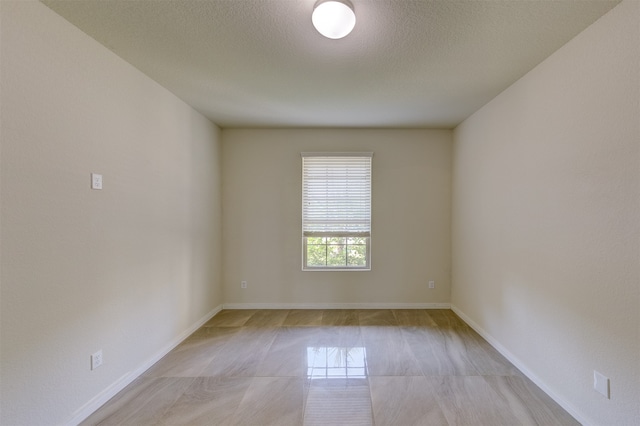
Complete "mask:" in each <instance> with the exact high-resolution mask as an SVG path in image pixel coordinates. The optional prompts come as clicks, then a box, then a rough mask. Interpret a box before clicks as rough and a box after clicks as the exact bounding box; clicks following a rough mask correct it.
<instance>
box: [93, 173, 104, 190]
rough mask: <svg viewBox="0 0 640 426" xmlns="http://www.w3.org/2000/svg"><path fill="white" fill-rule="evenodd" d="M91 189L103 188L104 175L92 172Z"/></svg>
mask: <svg viewBox="0 0 640 426" xmlns="http://www.w3.org/2000/svg"><path fill="white" fill-rule="evenodd" d="M91 189H102V175H99V174H97V173H91Z"/></svg>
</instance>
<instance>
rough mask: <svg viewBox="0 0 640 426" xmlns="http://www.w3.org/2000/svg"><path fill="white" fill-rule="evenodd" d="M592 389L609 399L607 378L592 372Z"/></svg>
mask: <svg viewBox="0 0 640 426" xmlns="http://www.w3.org/2000/svg"><path fill="white" fill-rule="evenodd" d="M593 388H594V389H595V390H597V391H598V392H599V393H601V394H602V395H604V396H606V397H607V398H609V399H610V394H609V378H608V377H607V376H604V375H603V374H601V373H598V372H597V371H595V370H593Z"/></svg>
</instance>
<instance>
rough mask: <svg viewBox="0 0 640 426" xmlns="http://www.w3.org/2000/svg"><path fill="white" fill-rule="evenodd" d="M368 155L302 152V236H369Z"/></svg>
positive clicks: (369, 192) (369, 170)
mask: <svg viewBox="0 0 640 426" xmlns="http://www.w3.org/2000/svg"><path fill="white" fill-rule="evenodd" d="M372 157H373V153H370V152H368V153H336V154H327V153H302V174H303V176H302V232H303V236H305V237H311V236H317V235H322V236H331V235H339V236H351V235H352V236H361V237H369V236H370V234H371V159H372Z"/></svg>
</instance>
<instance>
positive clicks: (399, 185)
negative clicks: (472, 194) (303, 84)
mask: <svg viewBox="0 0 640 426" xmlns="http://www.w3.org/2000/svg"><path fill="white" fill-rule="evenodd" d="M222 140H223V164H224V167H223V169H224V171H223V182H224V190H223V243H224V248H225V249H224V254H223V264H224V272H223V273H224V300H225V304H231V305H234V304H241V305H242V306H251V305H253V306H282V305H285V306H287V305H288V306H293V305H298V306H301V305H304V304H309V305H310V306H320V305H325V306H328V305H331V306H347V305H349V304H351V306H357V304H378V305H384V304H387V305H389V304H396V305H402V304H407V305H409V304H413V305H414V306H419V305H421V304H422V305H426V304H429V303H446V304H448V302H449V275H450V266H449V265H450V215H451V214H450V213H451V212H450V204H451V190H450V179H451V132H450V131H448V130H313V129H307V130H234V129H225V130H223V131H222ZM304 151H328V152H331V151H373V152H374V157H373V169H372V170H373V177H372V203H373V206H372V242H371V244H372V245H371V250H372V270H371V271H370V272H302V271H301V250H302V248H301V238H302V237H301V217H300V216H301V167H302V165H301V164H302V163H301V159H300V152H304ZM429 279H433V280H435V281H436V288H435V289H433V290H429V289H428V280H429ZM241 280H246V281H247V282H248V288H247V289H244V290H243V289H241V288H240V281H241ZM389 306H390V305H389ZM447 306H448V305H447Z"/></svg>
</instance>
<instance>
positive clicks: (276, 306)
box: [223, 303, 451, 309]
mask: <svg viewBox="0 0 640 426" xmlns="http://www.w3.org/2000/svg"><path fill="white" fill-rule="evenodd" d="M450 308H451V304H450V303H225V304H224V305H223V309H450Z"/></svg>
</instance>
